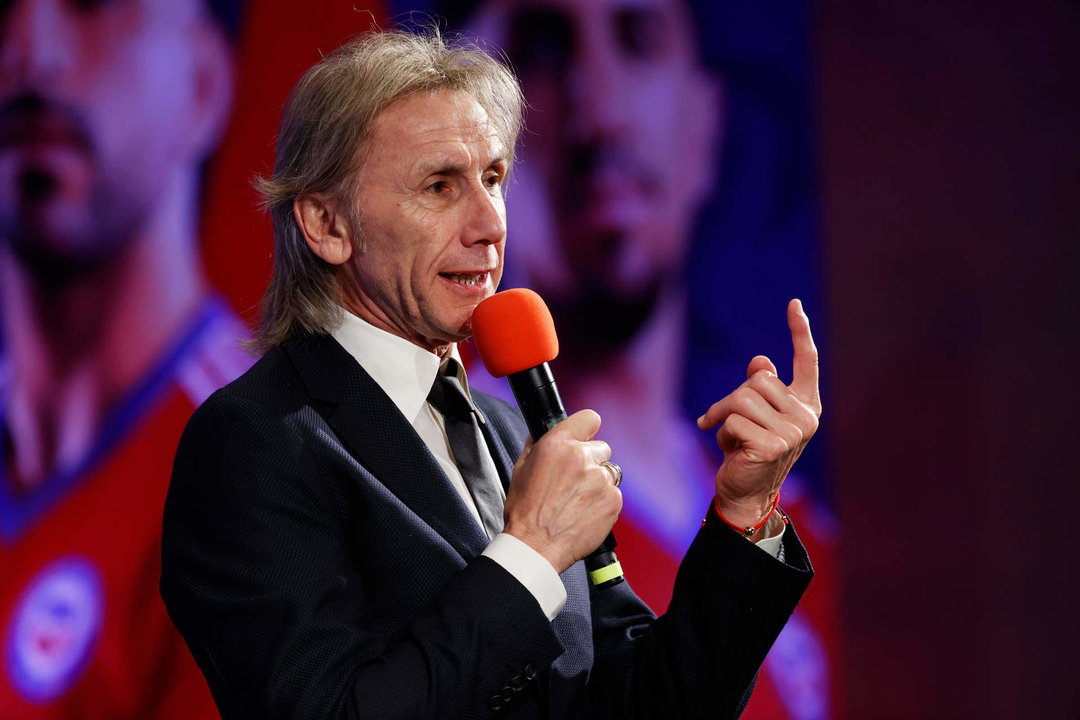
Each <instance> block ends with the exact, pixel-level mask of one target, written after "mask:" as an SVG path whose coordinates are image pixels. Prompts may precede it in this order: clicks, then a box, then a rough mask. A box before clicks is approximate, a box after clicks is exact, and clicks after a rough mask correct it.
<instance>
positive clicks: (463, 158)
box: [345, 90, 507, 350]
mask: <svg viewBox="0 0 1080 720" xmlns="http://www.w3.org/2000/svg"><path fill="white" fill-rule="evenodd" d="M368 147H369V148H370V149H369V151H368V155H367V158H366V160H365V161H364V164H363V166H362V167H361V169H360V175H359V178H358V197H357V202H358V203H359V204H360V211H361V216H362V218H363V220H362V222H363V233H364V238H365V241H366V244H367V248H366V250H365V251H364V252H363V253H362V254H360V255H358V256H357V257H356V258H355V259H354V260H351V261H350V263H349V267H348V272H349V274H350V275H352V276H353V277H352V281H351V282H349V281H346V282H345V292H346V298H347V303H348V305H349V306H350V309H352V310H353V312H355V313H356V314H358V315H360V316H361V317H363V318H365V319H367V320H368V321H370V322H372V323H373V324H375V325H377V326H379V327H382V328H383V329H385V330H389V331H390V332H393V333H394V334H396V335H399V336H400V337H404V338H406V339H408V340H410V341H412V342H413V343H415V344H417V345H420V346H422V347H426V348H428V349H431V350H438V349H439V348H441V347H443V346H445V345H447V344H449V343H451V342H456V341H459V340H463V339H465V338H466V337H468V336H469V335H470V334H471V328H472V313H473V310H474V309H475V308H476V305H477V304H478V303H479V302H480V301H481V300H483V299H484V298H486V297H488V296H490V295H492V294H493V293H494V292H495V288H496V287H497V286H498V284H499V279H500V278H501V277H502V258H503V247H504V244H505V241H506V209H505V207H504V205H503V197H502V182H503V180H504V178H505V177H506V171H507V164H506V157H507V148H505V147H504V146H503V143H502V140H501V139H500V138H499V135H498V133H497V132H496V129H495V127H494V126H493V125H492V124H491V123H490V122H489V120H488V115H487V113H486V112H485V111H484V109H483V108H482V107H481V106H480V105H479V104H478V103H477V102H476V101H475V100H474V99H473V98H472V97H471V96H469V95H467V94H465V93H462V92H454V91H449V90H439V91H436V92H433V93H419V94H416V95H412V96H410V97H407V98H405V99H403V100H399V101H398V102H396V103H394V104H392V105H390V106H389V107H387V108H385V109H383V110H382V111H381V112H380V113H379V114H378V116H376V118H375V122H374V126H373V128H372V134H371V137H370V139H369V141H368Z"/></svg>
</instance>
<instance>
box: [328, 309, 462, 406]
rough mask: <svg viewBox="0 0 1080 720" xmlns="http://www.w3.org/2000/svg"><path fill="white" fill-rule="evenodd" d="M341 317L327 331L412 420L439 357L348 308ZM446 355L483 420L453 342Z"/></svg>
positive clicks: (425, 399)
mask: <svg viewBox="0 0 1080 720" xmlns="http://www.w3.org/2000/svg"><path fill="white" fill-rule="evenodd" d="M342 318H343V319H342V323H341V325H339V326H338V327H337V328H336V329H335V330H334V331H333V332H332V333H330V334H331V335H332V336H333V338H334V339H335V340H337V341H338V343H339V344H340V345H341V347H343V348H345V350H346V352H348V353H349V354H350V355H352V356H353V358H354V359H355V360H356V362H358V363H360V366H361V367H362V368H364V370H365V371H366V372H367V374H368V375H370V376H371V378H372V379H373V380H374V381H375V382H376V383H378V385H379V387H381V388H382V389H383V392H385V393H386V394H387V395H388V396H389V397H390V400H391V401H393V403H394V405H396V406H397V409H398V410H400V411H401V414H402V415H404V416H405V417H406V419H408V420H409V422H410V423H411V422H412V421H413V420H414V419H415V418H416V417H417V416H418V415H419V414H420V411H421V410H422V409H423V408H424V405H425V404H426V403H427V396H428V393H429V392H431V385H432V383H434V382H435V376H436V375H438V373H439V368H440V367H441V366H442V363H443V360H442V358H440V357H439V356H438V355H436V354H435V353H433V352H431V351H430V350H425V349H424V348H422V347H420V346H418V345H413V344H412V343H411V342H409V341H408V340H406V339H405V338H402V337H398V336H397V335H394V334H392V333H388V332H386V331H385V330H382V329H380V328H377V327H375V326H374V325H372V324H371V323H369V322H367V321H366V320H363V319H361V318H359V317H357V316H356V315H353V314H352V313H351V312H349V311H348V310H344V309H343V312H342ZM449 356H450V357H452V358H454V359H455V360H457V361H458V365H459V367H460V370H459V371H458V380H459V381H460V382H461V386H462V387H463V388H465V394H466V395H467V396H468V397H469V403H470V404H472V405H473V409H474V410H476V411H477V415H478V417H479V418H480V421H481V422H483V415H481V414H480V412H479V410H478V409H477V408H476V405H475V403H473V401H472V394H471V392H470V391H469V381H468V378H467V377H466V376H465V368H464V365H463V364H462V362H461V355H460V354H459V353H458V348H457V345H456V344H454V345H451V346H450V355H449Z"/></svg>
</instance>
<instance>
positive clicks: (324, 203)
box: [293, 193, 353, 265]
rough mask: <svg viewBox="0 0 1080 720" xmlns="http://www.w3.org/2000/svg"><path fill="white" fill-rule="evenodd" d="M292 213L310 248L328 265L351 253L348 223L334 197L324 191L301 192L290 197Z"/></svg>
mask: <svg viewBox="0 0 1080 720" xmlns="http://www.w3.org/2000/svg"><path fill="white" fill-rule="evenodd" d="M293 216H294V217H295V218H296V224H297V225H299V226H300V232H302V233H303V234H304V240H306V241H307V245H308V247H309V248H311V252H313V253H315V254H316V255H318V256H319V257H320V258H322V259H323V260H325V261H326V262H328V263H330V264H331V265H342V264H344V263H345V262H346V261H348V259H349V258H350V257H352V251H353V243H352V235H351V234H350V232H349V223H348V221H347V219H346V218H345V215H344V213H342V212H341V207H340V204H339V203H338V201H337V200H336V199H334V198H332V197H330V196H329V195H326V194H324V193H311V194H309V195H301V196H300V197H298V198H296V200H294V201H293Z"/></svg>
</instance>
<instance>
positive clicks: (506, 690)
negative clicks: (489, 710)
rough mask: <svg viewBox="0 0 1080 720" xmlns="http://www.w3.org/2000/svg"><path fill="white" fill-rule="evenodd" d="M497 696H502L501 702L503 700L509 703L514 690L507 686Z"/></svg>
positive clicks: (512, 697)
mask: <svg viewBox="0 0 1080 720" xmlns="http://www.w3.org/2000/svg"><path fill="white" fill-rule="evenodd" d="M499 694H500V695H501V696H502V699H503V700H505V701H506V702H510V701H511V700H513V699H514V688H512V687H510V686H509V685H507V686H506V687H504V688H503V689H502V692H500V693H499Z"/></svg>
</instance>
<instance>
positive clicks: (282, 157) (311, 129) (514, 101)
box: [252, 28, 524, 350]
mask: <svg viewBox="0 0 1080 720" xmlns="http://www.w3.org/2000/svg"><path fill="white" fill-rule="evenodd" d="M440 89H448V90H456V91H461V92H465V93H468V94H469V95H471V96H472V97H473V98H474V99H475V100H476V101H477V103H479V104H480V106H481V107H483V108H484V110H485V111H487V114H488V117H489V119H490V121H491V123H492V124H493V125H494V126H495V129H496V131H497V132H498V134H499V138H500V140H501V141H502V142H503V147H505V148H507V149H508V150H507V152H508V158H507V164H508V166H512V165H513V152H514V146H515V143H516V142H517V136H518V134H519V132H520V131H521V125H522V107H523V105H524V100H523V97H522V94H521V87H520V85H519V84H518V82H517V79H516V78H515V77H514V75H513V73H512V72H510V70H509V69H508V68H507V67H505V66H504V65H503V64H501V63H500V62H499V61H497V60H495V59H494V58H492V57H491V56H490V55H488V54H487V53H486V52H484V51H483V50H482V49H481V48H479V47H478V46H477V45H476V44H474V43H472V42H467V41H464V40H462V39H460V38H456V39H454V40H450V41H448V40H447V39H445V38H444V37H443V36H442V35H441V34H440V33H439V31H438V29H437V28H431V29H429V30H425V31H424V32H420V33H413V32H407V31H400V30H385V31H380V30H373V31H370V32H366V33H363V34H362V35H360V36H358V37H357V38H355V39H354V40H352V41H350V42H349V43H347V44H345V45H343V46H342V47H340V48H338V49H337V50H335V51H334V52H333V53H331V54H329V55H327V56H326V57H325V58H323V59H322V60H320V61H319V62H318V63H316V64H315V65H314V66H312V67H311V68H310V69H309V70H308V71H307V72H306V73H305V74H304V76H303V77H302V78H301V79H300V81H299V82H298V83H297V84H296V87H294V88H293V90H292V92H291V93H290V94H289V98H288V100H287V101H286V103H285V109H284V111H283V112H282V116H281V126H280V128H279V129H278V136H277V160H276V162H275V163H274V172H273V174H272V175H271V176H270V177H258V178H256V179H255V187H256V189H257V190H258V191H259V193H260V194H261V195H262V197H263V204H264V207H266V208H267V209H268V210H269V213H270V217H271V220H272V222H273V226H274V270H273V275H272V277H271V278H270V284H269V285H268V287H267V289H266V293H265V294H264V295H263V300H262V308H261V319H260V323H259V330H258V337H257V338H256V340H255V341H254V342H253V343H252V345H253V346H254V347H255V348H257V349H261V350H266V349H269V348H271V347H273V346H274V345H278V344H279V343H281V342H284V341H285V340H288V339H290V338H294V337H298V336H300V335H305V334H308V333H322V332H327V331H328V330H331V329H332V328H334V327H336V326H337V324H338V323H339V322H340V320H341V310H340V304H341V297H342V294H341V289H340V287H339V285H338V273H337V268H336V267H335V266H334V265H331V264H329V263H327V262H326V261H324V260H323V259H322V258H320V257H318V256H317V255H315V253H313V252H312V251H311V249H310V248H308V246H307V242H306V241H305V240H304V235H303V233H302V232H301V230H300V227H299V226H298V225H297V223H296V218H295V216H294V215H293V204H294V202H295V201H296V199H297V198H299V197H300V196H301V195H306V194H310V193H326V194H328V195H330V196H332V197H334V198H335V199H336V200H337V201H338V202H339V203H340V204H341V206H342V208H343V209H344V214H345V218H346V222H347V223H348V224H349V226H350V231H351V235H352V237H353V238H354V247H353V250H354V252H355V253H362V252H363V251H364V239H363V234H362V225H361V216H362V213H363V208H362V207H361V203H362V199H361V198H358V197H357V187H356V186H357V175H358V173H357V170H359V168H360V167H361V166H362V165H363V162H364V160H365V159H366V154H367V151H368V149H369V148H368V140H369V138H370V134H371V130H372V125H373V123H374V120H375V116H376V115H378V113H379V112H380V111H381V110H383V109H384V108H386V107H387V106H389V105H391V104H392V103H394V102H396V101H398V100H402V99H404V98H406V97H408V96H410V95H414V94H416V93H419V92H431V91H435V90H440Z"/></svg>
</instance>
